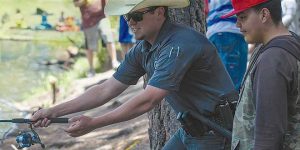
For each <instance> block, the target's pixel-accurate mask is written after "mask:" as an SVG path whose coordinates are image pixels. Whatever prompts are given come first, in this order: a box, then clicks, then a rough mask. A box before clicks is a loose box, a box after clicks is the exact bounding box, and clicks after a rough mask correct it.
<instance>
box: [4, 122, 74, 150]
mask: <svg viewBox="0 0 300 150" xmlns="http://www.w3.org/2000/svg"><path fill="white" fill-rule="evenodd" d="M49 120H51V123H68V120H69V119H68V118H49ZM0 122H11V123H28V124H29V128H30V131H21V132H20V133H19V135H18V136H17V137H16V141H17V143H18V149H22V148H25V147H30V146H32V145H34V144H40V145H41V147H42V148H43V149H44V148H45V144H43V143H42V141H41V139H40V137H39V135H38V134H37V132H35V131H34V129H33V123H34V122H33V121H31V120H30V119H22V118H16V119H12V120H0Z"/></svg>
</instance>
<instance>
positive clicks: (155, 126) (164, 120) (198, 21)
mask: <svg viewBox="0 0 300 150" xmlns="http://www.w3.org/2000/svg"><path fill="white" fill-rule="evenodd" d="M190 2H191V5H190V6H189V7H187V8H182V9H169V18H170V20H171V21H172V22H176V23H179V24H185V25H188V26H191V27H193V28H194V29H196V30H197V31H199V32H202V33H204V32H205V31H206V22H205V15H204V11H203V10H204V4H203V1H202V0H190ZM148 118H149V130H148V133H149V139H150V148H151V150H160V149H162V147H163V146H164V145H165V143H166V141H167V140H168V139H169V138H170V137H171V136H172V135H173V134H174V133H175V132H176V131H177V129H178V128H179V127H180V125H179V122H178V121H177V120H176V114H175V112H174V111H173V109H172V108H171V107H170V105H169V104H168V102H167V101H165V100H163V101H162V102H161V104H159V105H157V106H156V107H155V108H154V109H153V110H152V111H150V112H149V113H148Z"/></svg>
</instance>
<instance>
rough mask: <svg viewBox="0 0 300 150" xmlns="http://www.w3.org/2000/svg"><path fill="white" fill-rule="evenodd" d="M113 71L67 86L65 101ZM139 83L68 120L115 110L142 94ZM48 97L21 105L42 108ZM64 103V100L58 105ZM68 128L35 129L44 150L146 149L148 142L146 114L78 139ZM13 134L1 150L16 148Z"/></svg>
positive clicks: (61, 126) (63, 126) (35, 147)
mask: <svg viewBox="0 0 300 150" xmlns="http://www.w3.org/2000/svg"><path fill="white" fill-rule="evenodd" d="M113 72H114V71H113V70H110V71H107V72H105V73H101V74H97V75H96V76H95V77H93V78H85V79H80V80H77V81H75V82H74V83H73V85H72V86H70V89H68V91H65V92H67V93H69V94H68V96H67V97H65V98H64V99H65V100H68V99H71V98H72V97H75V96H78V95H79V94H81V93H82V92H84V91H85V90H86V89H87V88H88V87H89V86H91V85H93V84H96V83H98V82H102V81H104V80H105V79H107V78H108V77H110V76H111V75H112V74H113ZM141 90H142V81H140V82H139V83H138V84H137V85H136V86H131V87H130V88H129V89H127V90H126V91H125V92H123V93H122V94H121V95H120V96H119V97H117V98H115V99H113V100H112V101H110V102H109V103H107V104H105V105H104V106H102V107H99V108H96V109H93V110H90V111H86V112H80V113H77V114H72V115H69V116H67V117H72V116H74V115H79V114H84V115H87V116H97V115H101V114H103V113H105V112H108V111H110V110H113V109H115V108H116V107H118V106H119V105H120V104H122V103H124V102H126V101H127V100H128V99H129V98H131V97H132V96H134V95H135V94H137V93H138V92H141ZM49 96H50V95H49V94H48V95H47V94H46V95H42V96H41V97H39V98H37V99H36V100H35V102H34V103H33V102H26V103H23V104H20V105H22V106H30V107H31V108H32V107H36V106H41V105H42V104H43V102H44V100H46V99H49ZM61 102H63V100H61V101H59V102H58V103H61ZM19 127H20V129H21V130H22V129H24V128H26V127H27V125H20V126H19ZM65 128H67V125H66V124H52V125H50V126H49V127H48V128H38V129H36V132H37V133H38V134H39V135H40V138H41V140H42V142H43V143H44V144H45V145H46V148H45V149H49V150H56V149H62V150H149V149H150V148H149V139H148V118H147V114H144V115H142V116H140V117H138V118H135V119H133V120H130V121H127V122H123V123H119V124H114V125H110V126H107V127H103V128H100V129H97V130H95V131H93V132H91V133H89V134H86V135H84V136H81V137H77V138H73V137H70V136H68V135H67V134H66V133H65V132H64V129H65ZM16 134H17V133H15V134H12V135H11V136H9V137H8V138H7V139H6V140H5V141H4V143H3V144H2V145H0V150H11V149H12V150H13V149H15V147H16V146H17V143H16V141H15V138H16ZM27 149H28V150H39V149H42V148H41V147H40V145H33V146H31V147H30V148H27Z"/></svg>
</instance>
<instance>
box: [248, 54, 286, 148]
mask: <svg viewBox="0 0 300 150" xmlns="http://www.w3.org/2000/svg"><path fill="white" fill-rule="evenodd" d="M283 53H287V52H285V51H284V50H281V49H279V48H272V50H266V51H265V52H264V53H263V54H262V55H261V57H260V59H258V64H257V66H258V67H257V68H256V70H255V71H254V75H253V91H254V96H255V99H256V101H255V103H256V122H255V129H254V130H255V133H254V140H255V144H254V149H255V150H267V149H268V150H270V149H272V150H279V149H280V147H281V146H282V145H281V144H282V142H283V136H284V132H285V129H286V123H287V91H288V81H289V80H291V77H290V73H289V72H291V70H292V68H291V67H290V66H291V64H289V63H288V62H289V60H288V57H287V55H286V54H285V56H284V55H283Z"/></svg>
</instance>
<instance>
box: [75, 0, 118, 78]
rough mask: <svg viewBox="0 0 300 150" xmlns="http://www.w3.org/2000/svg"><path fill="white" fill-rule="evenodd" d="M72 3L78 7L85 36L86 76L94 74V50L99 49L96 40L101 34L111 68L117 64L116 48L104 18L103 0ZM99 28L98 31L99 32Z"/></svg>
mask: <svg viewBox="0 0 300 150" xmlns="http://www.w3.org/2000/svg"><path fill="white" fill-rule="evenodd" d="M73 2H74V5H75V6H76V7H79V8H80V12H81V19H82V30H83V32H84V36H85V46H86V56H87V59H88V63H89V71H88V73H87V76H88V77H92V76H94V75H95V68H94V61H93V59H94V52H97V51H98V49H99V44H98V40H99V37H100V35H101V37H102V40H103V41H104V42H106V46H107V50H108V53H109V55H110V58H111V64H112V67H113V68H117V67H118V66H119V62H118V60H117V56H116V48H115V45H114V40H113V36H112V32H111V29H110V28H111V27H110V22H109V19H108V18H105V14H104V6H105V3H106V2H105V0H73ZM99 28H100V32H99Z"/></svg>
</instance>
